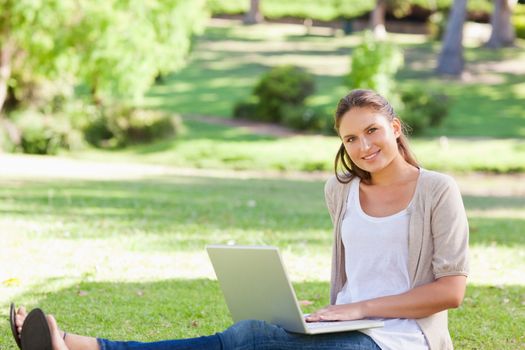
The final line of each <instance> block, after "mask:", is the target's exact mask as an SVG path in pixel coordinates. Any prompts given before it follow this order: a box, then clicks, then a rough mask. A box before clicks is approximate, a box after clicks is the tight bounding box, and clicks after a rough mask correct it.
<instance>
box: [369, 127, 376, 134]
mask: <svg viewBox="0 0 525 350" xmlns="http://www.w3.org/2000/svg"><path fill="white" fill-rule="evenodd" d="M376 130H377V128H370V129H368V133H369V134H371V133H373V132H375V131H376Z"/></svg>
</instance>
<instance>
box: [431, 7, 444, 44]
mask: <svg viewBox="0 0 525 350" xmlns="http://www.w3.org/2000/svg"><path fill="white" fill-rule="evenodd" d="M446 27H447V18H446V16H445V14H444V13H443V12H442V11H438V12H434V13H433V14H431V15H430V16H429V17H428V21H427V29H428V35H429V37H430V38H431V39H432V40H435V41H439V40H441V38H442V37H443V34H444V33H445V29H446Z"/></svg>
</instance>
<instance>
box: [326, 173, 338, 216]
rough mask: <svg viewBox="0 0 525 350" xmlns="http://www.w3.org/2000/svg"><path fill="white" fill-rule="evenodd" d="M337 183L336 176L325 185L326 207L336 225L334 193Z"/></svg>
mask: <svg viewBox="0 0 525 350" xmlns="http://www.w3.org/2000/svg"><path fill="white" fill-rule="evenodd" d="M335 181H337V179H336V178H335V176H334V177H331V178H330V179H329V180H328V181H326V183H325V185H324V199H325V202H326V207H327V208H328V213H329V214H330V218H331V219H332V224H334V220H335V211H336V203H335V202H334V192H335V185H336V183H335Z"/></svg>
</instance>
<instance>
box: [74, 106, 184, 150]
mask: <svg viewBox="0 0 525 350" xmlns="http://www.w3.org/2000/svg"><path fill="white" fill-rule="evenodd" d="M181 129H182V121H181V119H180V117H179V116H178V115H170V114H166V113H163V112H159V111H151V110H144V109H136V108H130V107H124V106H115V107H110V108H106V109H105V110H103V112H102V114H101V115H100V116H98V117H97V118H96V119H94V120H92V122H91V123H89V125H87V127H86V128H85V130H84V135H85V138H86V140H87V141H88V142H89V143H91V144H92V145H95V146H97V147H106V148H114V147H124V146H127V145H130V144H137V143H147V142H151V141H154V140H156V139H162V138H167V137H171V136H174V135H176V134H177V132H180V131H181Z"/></svg>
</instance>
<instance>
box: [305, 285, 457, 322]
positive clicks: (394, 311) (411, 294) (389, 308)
mask: <svg viewBox="0 0 525 350" xmlns="http://www.w3.org/2000/svg"><path fill="white" fill-rule="evenodd" d="M466 284H467V278H466V277H465V276H461V275H457V276H446V277H441V278H439V279H437V280H436V281H434V282H431V283H428V284H424V285H422V286H419V287H416V288H414V289H411V290H409V291H408V292H405V293H402V294H398V295H392V296H387V297H381V298H376V299H370V300H365V301H361V302H357V303H352V304H344V305H330V306H327V307H325V308H323V309H321V310H318V311H317V312H315V313H312V314H310V316H308V317H307V318H306V321H307V322H318V321H343V320H356V319H362V318H367V317H382V318H383V317H384V318H412V319H415V318H423V317H427V316H430V315H432V314H435V313H436V312H439V311H443V310H447V309H451V308H457V307H459V306H460V305H461V302H462V301H463V297H464V295H465V288H466Z"/></svg>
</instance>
